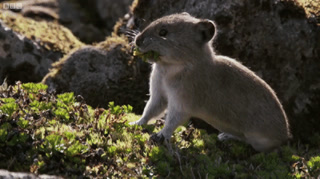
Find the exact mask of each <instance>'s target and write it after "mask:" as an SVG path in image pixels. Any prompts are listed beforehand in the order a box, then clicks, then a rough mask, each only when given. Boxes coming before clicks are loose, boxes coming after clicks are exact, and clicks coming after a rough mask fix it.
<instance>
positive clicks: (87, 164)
mask: <svg viewBox="0 0 320 179" xmlns="http://www.w3.org/2000/svg"><path fill="white" fill-rule="evenodd" d="M11 89H12V91H11V92H8V91H4V92H3V93H4V94H5V95H8V97H7V98H4V97H3V96H1V95H2V94H1V93H0V97H1V98H0V108H4V107H3V106H6V105H8V104H15V105H17V106H18V107H17V108H14V110H11V111H10V110H6V111H5V112H6V113H4V115H2V116H1V120H0V154H3V155H0V157H2V158H1V161H4V162H2V163H1V162H0V168H5V169H7V168H8V166H7V165H5V163H9V162H10V163H12V165H11V168H9V169H10V170H12V171H31V172H33V173H49V172H50V173H51V174H57V175H60V176H65V177H66V178H72V177H74V178H77V177H88V178H90V177H91V178H95V177H98V178H99V177H100V178H108V177H109V178H132V177H133V178H137V177H141V178H152V177H154V178H165V177H168V178H181V177H184V178H188V177H190V176H191V177H199V178H200V177H201V178H206V177H207V178H293V177H297V178H299V177H301V178H311V177H317V176H318V175H319V170H320V164H319V163H320V158H319V157H320V156H319V154H318V148H310V147H309V148H307V147H306V146H305V147H301V145H297V144H294V145H293V146H283V147H281V149H280V150H279V152H278V153H276V152H273V153H257V152H255V151H253V149H251V148H250V147H248V145H246V144H244V143H242V142H239V141H228V142H220V141H217V134H210V135H209V134H207V133H206V132H205V131H203V130H198V129H195V128H193V127H190V126H181V127H179V128H178V129H177V130H176V131H175V132H174V134H173V137H172V140H171V142H170V144H171V147H169V148H167V146H165V145H160V144H159V145H155V144H153V143H152V142H150V141H149V137H150V135H152V134H153V133H155V132H158V131H160V130H161V128H162V125H161V122H160V121H157V122H156V123H154V124H152V125H144V126H142V127H141V126H135V125H134V126H130V125H129V124H128V122H129V121H130V122H131V121H136V120H138V119H139V118H140V116H137V115H135V114H132V113H129V112H130V111H131V110H132V107H130V106H129V105H126V106H116V105H115V104H114V103H112V102H111V103H109V109H102V108H97V109H93V108H92V107H90V106H88V105H86V104H83V103H79V102H77V101H76V99H75V98H74V95H73V93H65V94H59V95H53V94H50V93H47V91H46V89H47V88H46V86H42V85H38V84H31V83H30V84H24V85H22V84H20V83H18V84H17V85H16V86H14V87H13V88H11ZM12 111H13V112H12ZM10 114H11V115H10ZM9 116H10V117H9ZM297 146H299V147H297ZM10 151H14V152H10ZM18 156H24V157H22V158H21V157H20V158H19V157H18ZM13 159H14V160H13ZM307 159H309V160H307ZM53 168H54V169H53Z"/></svg>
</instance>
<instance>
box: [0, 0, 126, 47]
mask: <svg viewBox="0 0 320 179" xmlns="http://www.w3.org/2000/svg"><path fill="white" fill-rule="evenodd" d="M19 3H21V4H22V9H21V10H19V9H17V10H15V11H20V12H21V14H23V16H25V17H30V18H33V19H36V20H47V21H52V20H57V21H58V22H59V23H60V24H61V25H64V26H65V27H67V28H69V29H70V30H71V31H72V33H73V34H75V35H76V36H77V37H78V38H79V39H80V40H81V41H82V42H85V43H88V44H91V43H93V42H101V41H104V40H105V38H106V36H108V35H110V34H111V32H112V31H113V26H114V25H115V23H116V22H117V20H118V19H119V18H120V17H123V16H124V15H125V14H126V13H127V12H128V10H129V5H130V4H131V3H132V0H120V1H112V0H94V1H92V0H81V1H69V0H21V1H19ZM0 6H1V5H0Z"/></svg>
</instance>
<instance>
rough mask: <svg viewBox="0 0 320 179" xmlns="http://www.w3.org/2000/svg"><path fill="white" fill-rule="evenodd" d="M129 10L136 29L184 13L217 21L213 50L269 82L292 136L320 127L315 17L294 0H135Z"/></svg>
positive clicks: (302, 135) (319, 47) (319, 49)
mask: <svg viewBox="0 0 320 179" xmlns="http://www.w3.org/2000/svg"><path fill="white" fill-rule="evenodd" d="M319 5H320V3H318V5H317V6H315V8H317V9H318V12H319V8H320V6H319ZM308 7H309V6H308ZM132 8H133V17H132V19H131V20H129V21H128V24H126V26H127V27H138V29H140V30H142V29H143V28H144V27H146V26H147V25H148V24H149V23H150V22H152V21H153V20H155V19H157V18H159V17H161V16H164V15H168V14H172V13H178V12H183V11H186V12H188V13H190V14H191V15H193V16H196V17H198V18H206V19H211V20H213V21H215V23H216V24H217V29H218V34H217V36H216V39H215V41H214V43H213V46H214V48H215V50H216V52H217V53H218V54H222V55H227V56H230V57H233V58H236V59H237V60H239V61H241V62H242V63H243V64H244V65H246V66H248V67H249V68H250V69H252V70H253V71H255V72H256V73H257V74H258V75H259V76H260V77H262V78H263V79H264V80H265V81H266V82H267V83H269V84H270V86H271V87H272V88H273V89H274V90H275V91H276V93H277V95H278V97H279V98H280V100H281V101H282V103H283V105H284V107H285V110H286V112H287V114H288V116H289V119H290V123H291V128H292V131H293V134H294V136H295V137H300V138H301V139H305V140H307V139H308V138H309V136H310V135H311V134H313V133H314V132H318V131H319V130H318V127H316V126H319V125H320V118H319V116H320V70H319V69H320V60H319V59H320V33H319V29H320V28H319V24H318V25H317V23H319V22H317V18H318V19H319V17H317V18H316V17H313V16H311V15H308V14H310V13H306V12H305V9H304V8H303V7H302V6H300V5H299V4H298V3H297V2H296V1H279V0H261V1H255V0H249V1H248V0H239V1H233V0H224V1H211V0H177V1H170V0H163V1H156V0H139V1H138V2H137V3H135V4H134V6H133V7H132ZM130 23H131V24H130Z"/></svg>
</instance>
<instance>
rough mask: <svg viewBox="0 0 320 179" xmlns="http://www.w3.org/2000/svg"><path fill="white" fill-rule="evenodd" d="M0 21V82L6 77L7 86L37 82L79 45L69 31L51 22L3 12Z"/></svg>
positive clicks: (0, 13) (0, 14)
mask: <svg viewBox="0 0 320 179" xmlns="http://www.w3.org/2000/svg"><path fill="white" fill-rule="evenodd" d="M0 22H1V25H0V83H2V81H3V80H4V79H5V78H6V77H7V78H8V83H9V84H14V83H15V81H18V80H19V81H22V82H40V81H41V80H42V78H43V77H44V76H45V75H46V74H47V73H48V72H49V68H50V67H51V64H52V63H53V62H56V61H58V60H59V59H60V58H61V57H62V56H63V54H64V53H67V52H68V51H70V50H71V49H73V48H79V47H80V46H81V45H82V43H81V42H79V41H78V40H77V39H76V38H75V37H74V36H73V35H72V33H71V32H70V31H69V30H67V29H65V28H63V27H61V26H59V25H57V24H54V23H49V22H36V21H34V20H32V19H27V18H24V17H22V16H21V15H18V14H16V13H12V12H10V11H2V10H0ZM11 28H12V29H11Z"/></svg>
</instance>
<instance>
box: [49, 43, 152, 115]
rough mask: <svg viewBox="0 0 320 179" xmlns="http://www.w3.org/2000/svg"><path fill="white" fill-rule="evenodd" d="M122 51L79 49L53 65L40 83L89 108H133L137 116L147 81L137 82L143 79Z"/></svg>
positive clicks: (118, 47)
mask: <svg viewBox="0 0 320 179" xmlns="http://www.w3.org/2000/svg"><path fill="white" fill-rule="evenodd" d="M122 48H123V46H122V45H120V44H113V45H112V47H110V49H108V50H103V49H99V48H97V47H92V46H87V47H84V48H82V49H79V50H77V51H75V52H73V53H71V54H69V55H68V56H66V57H64V59H62V60H60V61H59V63H57V64H55V65H54V68H53V69H52V70H51V72H50V73H49V74H48V75H47V76H46V77H45V78H44V79H43V83H45V84H47V85H48V86H49V89H50V90H56V91H57V92H58V93H61V92H67V91H73V92H74V93H75V94H76V95H81V96H83V97H84V98H85V100H86V102H87V103H88V104H90V105H92V106H100V107H107V105H108V102H109V101H114V102H115V103H116V104H120V105H122V104H136V105H135V108H134V110H136V111H140V112H141V110H142V108H143V106H144V100H143V99H141V97H142V98H146V95H145V94H146V93H147V83H148V80H141V79H142V78H145V77H144V76H141V75H137V73H136V70H135V69H136V68H137V65H135V64H134V63H132V61H130V60H132V57H131V55H130V54H129V53H128V52H126V51H124V50H122ZM139 103H140V104H139Z"/></svg>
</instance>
